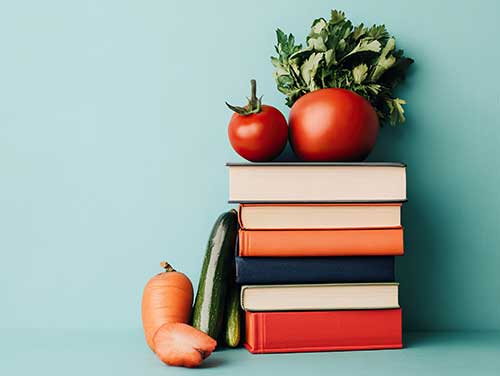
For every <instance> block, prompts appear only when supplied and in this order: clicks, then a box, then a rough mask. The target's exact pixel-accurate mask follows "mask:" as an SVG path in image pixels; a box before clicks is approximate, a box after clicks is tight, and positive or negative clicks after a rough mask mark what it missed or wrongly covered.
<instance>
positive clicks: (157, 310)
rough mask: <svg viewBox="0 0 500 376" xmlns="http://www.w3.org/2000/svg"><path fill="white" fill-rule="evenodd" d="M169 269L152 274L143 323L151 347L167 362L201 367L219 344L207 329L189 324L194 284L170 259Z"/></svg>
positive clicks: (145, 288)
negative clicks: (206, 332) (173, 265)
mask: <svg viewBox="0 0 500 376" xmlns="http://www.w3.org/2000/svg"><path fill="white" fill-rule="evenodd" d="M160 265H161V266H162V267H163V268H164V269H165V272H163V273H160V274H157V275H156V276H154V277H153V278H151V279H150V280H149V281H148V283H147V284H146V286H145V287H144V293H143V296H142V325H143V328H144V335H145V337H146V342H147V343H148V345H149V347H150V348H151V349H152V350H153V351H154V352H155V353H156V354H157V355H158V357H159V358H160V359H161V360H162V361H163V362H165V363H167V364H169V365H173V366H184V367H197V366H198V365H200V364H201V362H202V361H203V359H205V358H206V357H208V356H209V355H210V354H211V353H212V351H214V349H215V347H216V346H217V342H216V341H215V340H213V339H212V338H211V337H209V336H208V335H206V334H205V333H203V332H201V331H199V330H198V329H195V328H193V327H192V326H189V325H187V322H188V321H189V318H190V316H191V306H192V304H193V285H192V284H191V281H190V280H189V278H188V277H187V276H186V275H184V274H183V273H180V272H176V271H175V270H174V268H172V267H171V266H170V265H169V264H168V263H167V262H162V263H161V264H160Z"/></svg>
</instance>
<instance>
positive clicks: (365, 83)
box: [271, 10, 413, 125]
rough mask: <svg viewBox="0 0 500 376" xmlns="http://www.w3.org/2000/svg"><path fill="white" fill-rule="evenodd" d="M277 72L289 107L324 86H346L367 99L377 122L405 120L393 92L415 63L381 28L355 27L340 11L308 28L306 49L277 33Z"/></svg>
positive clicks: (401, 100)
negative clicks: (377, 117) (376, 117)
mask: <svg viewBox="0 0 500 376" xmlns="http://www.w3.org/2000/svg"><path fill="white" fill-rule="evenodd" d="M276 34H277V39H278V43H277V45H276V46H275V48H276V52H277V54H278V55H277V56H276V57H275V56H273V57H271V62H272V63H273V65H274V67H275V68H276V70H275V72H274V77H275V79H276V84H277V87H278V90H279V91H280V92H282V93H283V94H285V95H286V96H287V99H286V104H287V105H288V106H290V107H291V106H292V105H293V103H294V102H295V101H296V100H297V99H298V98H300V97H301V96H302V95H304V94H307V93H309V92H311V91H314V90H317V89H323V88H344V89H348V90H352V91H354V92H356V93H358V94H360V95H361V96H363V97H365V98H366V99H367V100H368V101H370V103H371V104H372V105H373V107H374V108H375V110H376V111H377V114H378V116H379V118H380V120H381V124H383V123H384V122H389V123H390V124H391V125H395V124H396V123H398V122H399V123H403V122H404V121H405V117H404V109H403V106H402V105H403V104H405V103H406V101H405V100H403V99H401V98H397V97H395V96H394V94H393V91H394V89H395V88H396V86H397V85H398V84H399V83H400V82H401V81H402V80H403V79H404V77H405V75H406V72H407V70H408V68H409V66H410V65H411V64H412V63H413V60H412V59H410V58H408V57H405V56H404V55H403V54H404V53H403V50H396V41H395V39H394V38H393V37H390V36H389V33H388V32H387V30H386V28H385V26H384V25H373V26H372V27H365V26H364V25H363V24H359V25H358V26H353V25H352V23H351V21H349V20H347V19H346V18H345V15H344V13H343V12H340V11H337V10H332V12H331V17H330V20H328V21H327V20H325V19H324V18H318V19H317V20H315V21H314V22H313V24H312V26H311V31H310V32H309V35H308V36H307V38H306V42H307V43H306V46H305V47H302V45H301V44H295V38H294V36H293V35H292V34H289V35H288V36H287V35H286V34H285V33H284V32H283V31H281V30H280V29H278V30H277V31H276Z"/></svg>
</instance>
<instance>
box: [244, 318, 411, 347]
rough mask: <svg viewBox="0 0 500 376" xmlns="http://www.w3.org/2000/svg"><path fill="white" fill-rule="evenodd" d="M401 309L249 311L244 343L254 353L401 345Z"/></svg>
mask: <svg viewBox="0 0 500 376" xmlns="http://www.w3.org/2000/svg"><path fill="white" fill-rule="evenodd" d="M401 316H402V313H401V309H380V310H353V311H306V312H248V311H247V312H246V343H245V347H246V348H247V349H248V351H250V352H251V353H253V354H260V353H280V352H281V353H283V352H307V351H333V350H371V349H399V348H402V347H403V341H402V326H401V325H402V324H401Z"/></svg>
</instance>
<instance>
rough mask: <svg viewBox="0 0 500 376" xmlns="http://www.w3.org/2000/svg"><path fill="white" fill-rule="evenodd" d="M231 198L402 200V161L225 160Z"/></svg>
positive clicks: (242, 200)
mask: <svg viewBox="0 0 500 376" xmlns="http://www.w3.org/2000/svg"><path fill="white" fill-rule="evenodd" d="M227 166H228V168H229V202H231V203H270V202H292V203H298V202H307V203H310V202H322V203H326V202H401V201H405V200H406V166H405V165H404V164H402V163H378V162H377V163H290V162H287V163H228V164H227Z"/></svg>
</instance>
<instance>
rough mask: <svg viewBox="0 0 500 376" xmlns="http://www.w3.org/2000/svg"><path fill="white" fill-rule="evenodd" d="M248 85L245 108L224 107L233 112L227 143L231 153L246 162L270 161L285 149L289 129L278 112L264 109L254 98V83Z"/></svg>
mask: <svg viewBox="0 0 500 376" xmlns="http://www.w3.org/2000/svg"><path fill="white" fill-rule="evenodd" d="M251 85H252V95H251V97H250V99H249V102H248V104H247V105H246V106H245V107H237V106H232V105H230V104H228V103H226V105H227V106H228V107H229V108H230V109H231V110H233V111H234V112H235V113H234V114H233V116H232V118H231V121H230V122H229V129H228V136H229V141H230V142H231V145H232V146H233V148H234V150H235V151H236V152H237V153H238V154H239V155H241V156H242V157H243V158H245V159H248V160H249V161H252V162H266V161H271V160H273V159H274V158H276V157H277V156H278V155H279V154H280V153H281V152H282V151H283V149H284V148H285V146H286V142H287V139H288V126H287V124H286V119H285V117H284V116H283V114H282V113H281V112H280V111H279V110H277V109H276V108H274V107H272V106H267V105H263V104H262V103H261V99H260V98H257V96H256V85H257V84H256V82H255V80H251Z"/></svg>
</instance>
